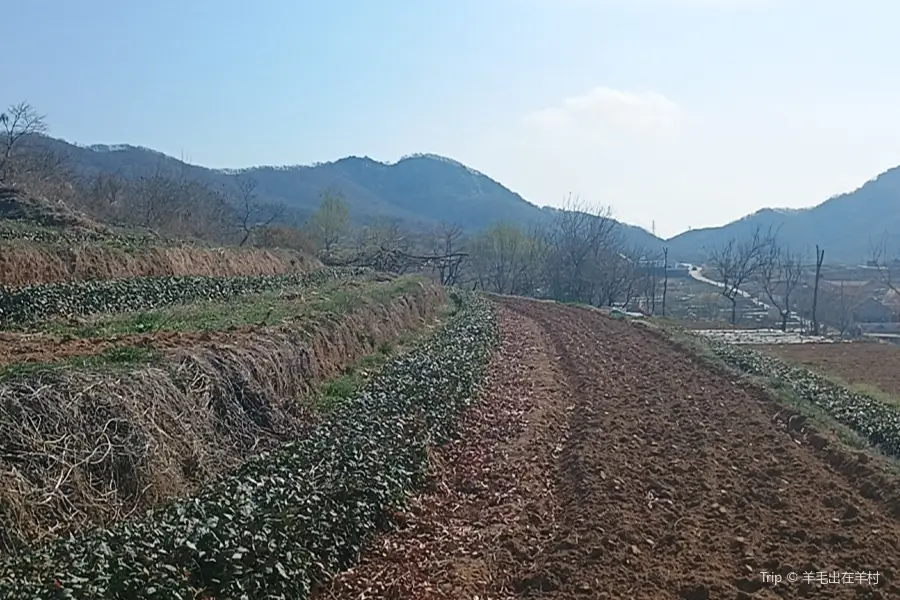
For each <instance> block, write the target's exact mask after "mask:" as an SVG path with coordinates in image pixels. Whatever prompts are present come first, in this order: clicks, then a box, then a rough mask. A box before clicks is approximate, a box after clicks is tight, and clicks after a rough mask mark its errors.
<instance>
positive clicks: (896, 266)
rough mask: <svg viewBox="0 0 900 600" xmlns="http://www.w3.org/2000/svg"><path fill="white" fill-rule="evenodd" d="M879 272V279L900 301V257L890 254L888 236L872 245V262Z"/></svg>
mask: <svg viewBox="0 0 900 600" xmlns="http://www.w3.org/2000/svg"><path fill="white" fill-rule="evenodd" d="M870 262H871V263H873V264H874V265H875V268H876V269H877V270H878V279H879V280H880V281H881V283H882V285H884V286H885V287H886V288H887V289H888V290H889V291H890V292H891V294H893V296H894V298H896V299H900V255H898V254H891V253H890V252H889V240H888V234H887V233H885V234H883V235H882V236H881V239H880V240H879V241H878V242H877V243H876V244H873V245H872V259H871V261H870Z"/></svg>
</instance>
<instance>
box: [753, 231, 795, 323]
mask: <svg viewBox="0 0 900 600" xmlns="http://www.w3.org/2000/svg"><path fill="white" fill-rule="evenodd" d="M802 279H803V256H802V255H800V254H798V253H797V252H794V251H792V250H791V248H790V246H781V245H780V244H778V243H777V240H775V239H774V238H773V239H772V241H771V243H769V244H767V245H766V246H765V247H764V248H763V249H762V252H761V257H760V261H759V272H758V274H757V280H758V282H759V286H760V287H761V288H762V290H763V293H764V294H765V295H766V299H768V301H769V302H770V303H771V304H772V306H774V307H775V310H777V311H778V315H779V317H780V318H781V330H782V331H787V322H788V319H789V318H790V316H791V312H792V311H791V307H792V306H793V299H794V292H795V291H796V290H797V288H798V287H799V285H800V282H801V280H802Z"/></svg>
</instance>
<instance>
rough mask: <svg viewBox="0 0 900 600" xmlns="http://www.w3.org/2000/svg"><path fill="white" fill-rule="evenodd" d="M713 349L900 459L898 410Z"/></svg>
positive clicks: (732, 349) (746, 353)
mask: <svg viewBox="0 0 900 600" xmlns="http://www.w3.org/2000/svg"><path fill="white" fill-rule="evenodd" d="M710 347H711V348H712V350H713V351H714V352H715V354H716V355H717V356H718V357H719V358H721V359H722V360H724V361H725V362H726V363H727V364H729V365H730V366H732V367H734V368H736V369H738V370H740V371H742V372H744V373H747V374H750V375H756V376H762V377H767V378H769V379H775V380H777V381H778V382H779V383H780V384H781V385H783V386H785V387H786V388H788V389H789V390H790V391H791V392H792V393H793V394H794V395H796V396H797V397H799V398H801V399H803V400H805V401H807V402H809V403H811V404H813V405H815V406H817V407H818V408H820V409H821V410H823V411H824V412H825V413H826V414H828V415H829V416H830V417H832V418H833V419H834V420H836V421H838V422H839V423H842V424H844V425H846V426H848V427H850V428H852V429H854V430H855V431H856V432H858V433H860V434H861V435H862V436H863V437H865V438H867V439H868V440H869V442H870V443H872V444H873V445H875V446H877V447H878V448H880V449H881V450H882V452H884V453H885V454H889V455H891V456H895V457H898V458H900V410H898V409H897V408H896V407H894V406H891V405H890V404H887V403H885V402H883V401H881V400H878V399H876V398H873V397H871V396H867V395H865V394H860V393H857V392H853V391H851V390H848V389H847V388H845V387H843V386H841V385H838V384H836V383H833V382H832V381H829V380H828V379H826V378H825V377H822V376H820V375H817V374H815V373H812V372H811V371H809V370H807V369H804V368H801V367H795V366H793V365H790V364H788V363H786V362H784V361H781V360H779V359H777V358H773V357H770V356H766V355H764V354H761V353H759V352H756V351H753V350H750V349H749V348H742V347H739V346H735V345H731V344H725V343H722V342H712V343H711V344H710Z"/></svg>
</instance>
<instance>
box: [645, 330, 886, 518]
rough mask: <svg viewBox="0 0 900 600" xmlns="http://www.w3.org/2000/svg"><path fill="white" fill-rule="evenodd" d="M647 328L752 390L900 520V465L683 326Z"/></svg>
mask: <svg viewBox="0 0 900 600" xmlns="http://www.w3.org/2000/svg"><path fill="white" fill-rule="evenodd" d="M643 325H644V324H643V323H641V324H639V326H642V327H643ZM643 328H644V329H645V331H647V332H648V333H650V334H651V335H653V336H654V337H656V338H658V339H659V340H660V341H663V342H665V343H668V344H672V345H673V346H674V347H676V348H678V349H679V350H681V351H682V352H685V353H687V354H690V355H692V356H694V357H695V358H696V359H697V360H699V361H701V362H702V363H703V364H705V365H706V366H707V367H708V368H710V369H712V370H713V371H715V372H717V373H719V374H723V375H726V376H728V377H731V378H736V379H733V384H734V385H735V386H736V387H739V388H742V389H744V390H746V391H747V392H748V393H750V394H751V395H752V396H753V397H754V398H755V399H756V400H757V401H758V402H759V403H760V406H761V408H762V409H765V410H768V411H769V414H771V415H772V423H773V425H774V426H776V427H778V428H779V429H780V430H782V431H783V432H784V433H785V435H788V436H790V437H791V439H793V440H794V442H796V443H797V444H801V445H803V446H804V447H806V448H807V450H808V451H809V452H811V453H812V454H814V455H815V456H817V457H818V458H819V459H820V460H822V461H823V462H824V463H826V464H828V465H829V466H830V467H831V468H832V469H833V470H834V472H835V473H836V474H838V475H839V476H841V477H843V478H844V479H845V480H847V481H849V482H850V483H851V484H853V485H854V487H855V488H856V489H857V490H859V492H860V493H861V494H862V495H863V496H864V497H866V498H870V499H878V500H879V501H881V502H882V503H883V504H884V505H885V506H887V507H888V508H889V510H890V513H891V515H892V516H893V517H894V518H895V519H897V520H900V482H898V477H900V461H898V460H897V459H895V458H893V457H891V456H890V455H887V454H885V453H884V452H882V451H881V450H880V449H879V448H878V447H876V446H874V445H872V444H871V443H870V442H869V441H868V440H866V439H865V438H864V437H862V436H861V435H860V434H859V433H858V432H856V431H854V430H853V429H852V428H850V427H849V426H846V425H844V424H842V423H840V422H839V421H837V420H836V419H834V418H833V417H832V416H831V415H829V414H827V413H826V412H825V411H823V410H822V409H821V408H819V407H818V406H816V405H815V404H814V403H813V402H811V401H809V400H808V399H806V398H803V397H802V396H800V395H798V394H796V393H794V392H793V390H791V389H789V388H787V387H785V386H783V385H779V384H778V383H777V382H775V383H773V380H772V379H771V378H768V377H763V376H759V375H753V374H750V373H747V372H745V371H742V370H740V369H739V368H737V367H734V366H732V365H730V364H729V363H728V362H726V361H725V360H724V359H722V358H721V357H720V356H719V355H717V354H716V353H715V352H714V351H713V350H712V349H711V347H710V344H709V342H708V340H705V339H702V338H700V337H699V336H697V335H694V334H691V333H690V332H689V331H687V330H683V329H681V328H677V329H675V328H671V327H670V328H665V327H660V326H658V325H655V324H654V326H652V327H643Z"/></svg>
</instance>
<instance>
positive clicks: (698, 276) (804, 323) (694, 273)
mask: <svg viewBox="0 0 900 600" xmlns="http://www.w3.org/2000/svg"><path fill="white" fill-rule="evenodd" d="M688 273H690V274H691V277H693V278H694V279H695V280H697V281H701V282H703V283H707V284H709V285H713V286H715V287H718V288H723V287H725V284H723V283H722V282H721V281H716V280H714V279H709V278H708V277H704V276H703V269H701V268H700V267H697V268H696V269H690V270H689V271H688ZM737 293H738V295H739V296H742V297H744V298H747V299H748V300H750V301H751V302H753V304H755V305H756V306H758V307H760V308H763V309H765V310H777V309H775V307H773V306H772V305H771V304H767V303H766V302H763V301H762V300H761V299H759V298H757V297H756V296H753V295H751V294H750V293H748V292H745V291H744V290H738V291H737ZM773 295H774V294H773ZM790 318H791V319H796V320H797V321H798V322H799V323H800V326H801V327H803V328H804V329H805V328H807V327H808V326H809V325H810V322H809V321H808V320H806V319H804V318H802V317H801V316H800V315H798V314H797V313H795V312H791V313H790Z"/></svg>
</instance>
